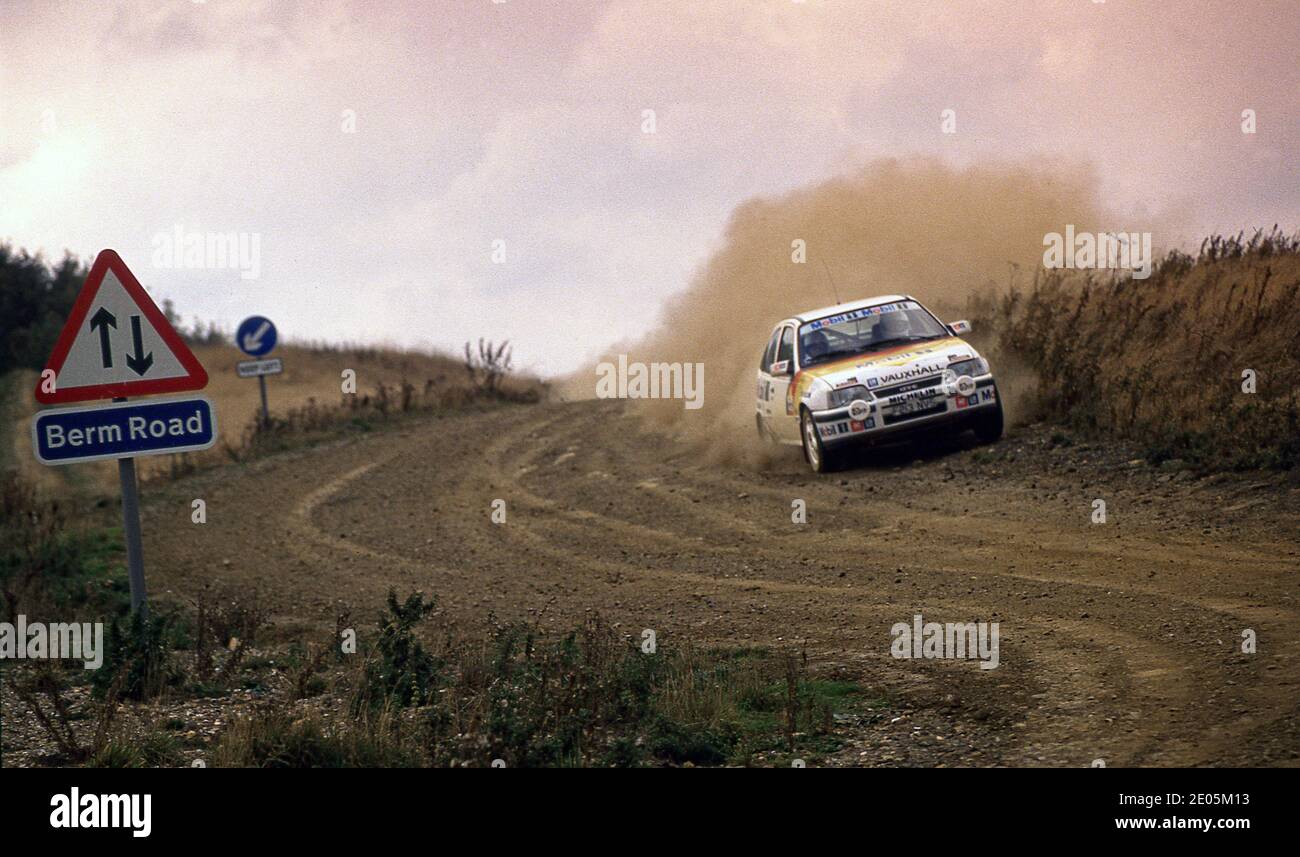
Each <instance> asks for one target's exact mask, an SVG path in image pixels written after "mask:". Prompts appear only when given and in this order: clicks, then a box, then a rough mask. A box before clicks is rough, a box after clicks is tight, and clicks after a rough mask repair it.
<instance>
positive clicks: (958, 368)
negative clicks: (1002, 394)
mask: <svg viewBox="0 0 1300 857" xmlns="http://www.w3.org/2000/svg"><path fill="white" fill-rule="evenodd" d="M948 371H950V372H952V373H953V375H955V376H956V377H958V378H960V377H961V376H962V375H969V376H971V377H972V378H978V377H979V376H981V375H987V374H988V373H989V361H987V360H985V359H984V358H983V357H975V358H973V359H971V360H962V361H960V362H958V363H949V364H948Z"/></svg>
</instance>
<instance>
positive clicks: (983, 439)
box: [975, 387, 1002, 443]
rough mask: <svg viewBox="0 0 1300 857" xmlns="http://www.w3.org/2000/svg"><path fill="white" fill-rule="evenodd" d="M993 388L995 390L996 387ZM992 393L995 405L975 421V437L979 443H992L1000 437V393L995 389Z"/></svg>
mask: <svg viewBox="0 0 1300 857" xmlns="http://www.w3.org/2000/svg"><path fill="white" fill-rule="evenodd" d="M993 389H994V390H995V391H997V387H994V388H993ZM994 395H995V396H996V397H997V401H996V404H995V406H994V407H992V408H988V409H987V410H988V412H987V413H984V414H980V417H979V420H978V421H977V422H976V423H975V437H976V439H977V440H979V442H980V443H993V441H995V440H997V439H998V438H1000V437H1002V393H1001V391H997V392H995V393H994Z"/></svg>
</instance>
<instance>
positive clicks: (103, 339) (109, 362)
mask: <svg viewBox="0 0 1300 857" xmlns="http://www.w3.org/2000/svg"><path fill="white" fill-rule="evenodd" d="M110 327H112V328H116V327H117V316H115V315H113V314H112V313H111V312H109V311H108V307H100V308H99V310H98V311H97V312H96V313H95V315H94V316H93V317H92V318H91V319H90V329H91V330H95V329H98V330H99V360H100V362H101V363H103V364H104V368H105V369H112V368H113V349H112V347H111V346H110V345H109V341H108V329H109V328H110Z"/></svg>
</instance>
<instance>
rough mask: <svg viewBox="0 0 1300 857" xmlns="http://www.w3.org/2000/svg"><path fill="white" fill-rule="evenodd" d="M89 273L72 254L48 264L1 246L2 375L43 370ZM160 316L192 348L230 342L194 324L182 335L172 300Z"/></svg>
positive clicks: (213, 329) (215, 331)
mask: <svg viewBox="0 0 1300 857" xmlns="http://www.w3.org/2000/svg"><path fill="white" fill-rule="evenodd" d="M89 270H90V269H89V268H88V266H86V265H85V264H83V263H82V262H81V261H80V260H78V259H77V258H76V257H75V256H73V255H72V254H71V253H68V254H66V255H65V256H64V257H63V260H62V261H60V262H58V263H57V264H50V263H47V262H46V261H45V259H44V258H42V257H41V256H40V254H37V255H34V256H33V255H30V254H29V253H28V252H27V251H26V250H15V249H14V248H13V247H11V246H9V245H8V244H0V374H4V373H5V372H8V371H10V370H12V369H40V368H42V367H44V366H45V360H46V358H48V357H49V356H50V351H51V349H53V348H54V341H55V340H56V339H58V337H59V331H60V330H62V329H63V323H64V322H65V321H66V320H67V318H68V313H69V312H70V311H71V310H72V304H73V302H74V301H75V300H76V299H77V293H78V292H79V291H81V286H82V284H83V283H85V281H86V274H87V273H89ZM162 311H163V314H164V315H166V316H167V320H168V321H170V322H171V323H172V326H173V327H175V328H176V329H177V330H178V331H180V334H181V336H182V337H183V338H184V339H185V340H186V341H187V342H190V343H191V344H202V345H216V344H221V343H225V342H229V341H230V338H229V336H228V335H227V334H226V333H225V332H224V331H222V330H221V329H220V328H218V327H217V325H216V324H215V323H214V322H208V323H207V324H204V323H203V322H202V321H200V320H199V319H197V318H196V319H195V320H194V324H193V326H192V327H190V328H188V329H186V328H185V327H184V326H183V324H182V323H181V316H180V313H178V312H177V311H176V308H175V306H174V305H173V304H172V302H171V301H170V300H164V301H163V302H162Z"/></svg>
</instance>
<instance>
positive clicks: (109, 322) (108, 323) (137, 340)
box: [90, 307, 153, 376]
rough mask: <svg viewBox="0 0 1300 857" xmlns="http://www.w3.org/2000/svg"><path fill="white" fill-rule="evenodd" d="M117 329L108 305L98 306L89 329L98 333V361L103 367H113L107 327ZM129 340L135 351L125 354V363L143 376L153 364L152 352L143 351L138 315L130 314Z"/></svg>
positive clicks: (111, 348)
mask: <svg viewBox="0 0 1300 857" xmlns="http://www.w3.org/2000/svg"><path fill="white" fill-rule="evenodd" d="M110 327H111V328H113V329H114V330H116V329H117V316H115V315H113V314H112V313H111V312H109V311H108V307H100V308H99V309H98V310H96V311H95V314H94V315H93V316H91V319H90V329H91V330H94V331H97V332H98V333H99V362H100V363H102V364H103V365H104V368H105V369H112V368H113V344H112V341H111V339H110V335H109V332H108V329H109V328H110ZM131 341H132V344H133V345H134V346H135V353H133V354H128V355H126V365H127V366H128V367H129V368H130V369H131V371H132V372H134V373H135V374H137V375H141V376H143V375H144V373H146V372H148V371H149V367H150V366H152V365H153V352H152V351H150V352H149V353H148V354H145V353H144V332H143V331H142V330H141V329H140V316H138V315H133V316H131Z"/></svg>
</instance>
